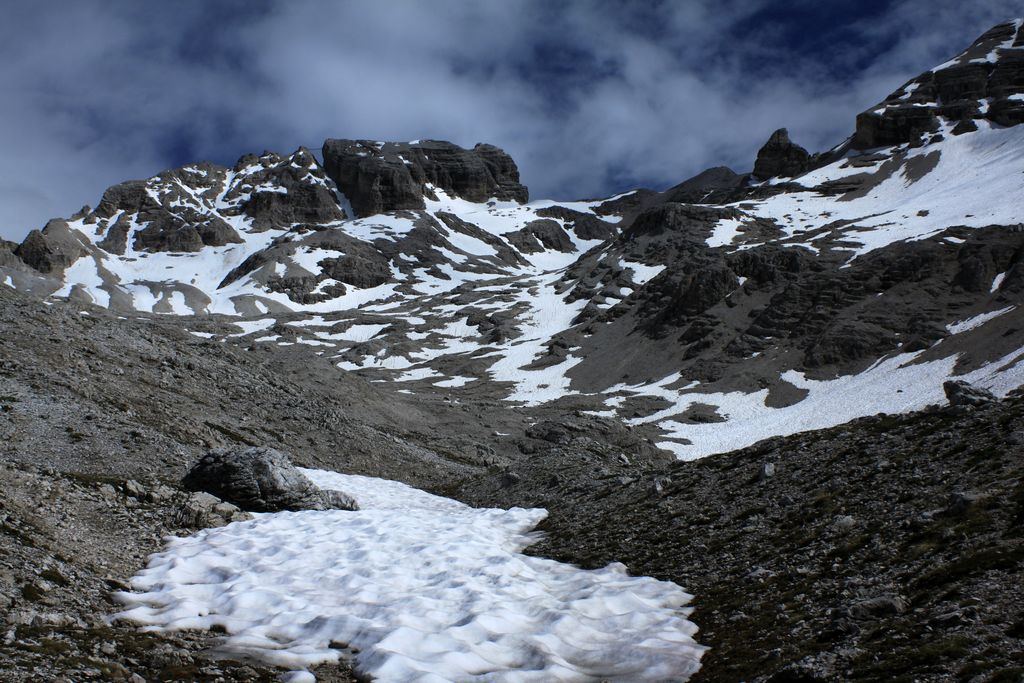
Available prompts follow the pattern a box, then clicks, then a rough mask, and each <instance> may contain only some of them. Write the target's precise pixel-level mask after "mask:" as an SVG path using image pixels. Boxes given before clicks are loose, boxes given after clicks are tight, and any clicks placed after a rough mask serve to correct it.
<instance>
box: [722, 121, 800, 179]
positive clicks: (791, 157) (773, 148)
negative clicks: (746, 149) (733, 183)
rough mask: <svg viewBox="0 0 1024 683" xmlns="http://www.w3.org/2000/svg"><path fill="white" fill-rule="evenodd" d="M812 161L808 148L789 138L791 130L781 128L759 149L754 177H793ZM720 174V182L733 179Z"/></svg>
mask: <svg viewBox="0 0 1024 683" xmlns="http://www.w3.org/2000/svg"><path fill="white" fill-rule="evenodd" d="M810 163H811V155H810V154H808V153H807V150H806V149H804V148H803V147H801V146H800V145H797V144H795V143H794V142H792V141H791V140H790V139H789V131H787V130H786V129H785V128H779V129H778V130H777V131H775V132H774V133H772V136H771V137H770V138H768V142H766V143H764V146H763V147H761V149H760V150H759V151H758V153H757V161H755V162H754V177H756V178H759V179H761V180H767V179H768V178H775V177H779V176H781V177H785V178H791V177H793V176H796V175H800V174H801V173H803V172H804V171H806V170H807V169H808V168H809V167H810ZM725 170H728V169H725ZM720 175H722V176H723V177H722V178H721V181H720V182H725V181H728V180H731V179H730V178H728V177H727V176H725V174H721V173H720Z"/></svg>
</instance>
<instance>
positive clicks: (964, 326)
mask: <svg viewBox="0 0 1024 683" xmlns="http://www.w3.org/2000/svg"><path fill="white" fill-rule="evenodd" d="M1015 308H1016V306H1007V307H1006V308H1000V309H999V310H998V311H988V312H987V313H981V314H979V315H976V316H974V317H973V318H968V319H967V320H961V321H960V322H956V323H952V324H950V325H946V330H947V331H948V332H949V333H950V334H960V333H961V332H966V331H968V330H973V329H974V328H976V327H981V326H982V325H984V324H985V323H987V322H988V321H989V320H992V319H993V318H998V317H999V316H1001V315H1003V314H1006V313H1009V312H1010V311H1012V310H1013V309H1015Z"/></svg>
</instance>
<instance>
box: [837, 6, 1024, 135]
mask: <svg viewBox="0 0 1024 683" xmlns="http://www.w3.org/2000/svg"><path fill="white" fill-rule="evenodd" d="M978 120H987V121H990V122H992V123H995V124H997V125H1001V126H1013V125H1016V124H1018V123H1021V122H1024V19H1015V20H1013V21H1009V22H1006V23H1003V24H999V25H998V26H995V27H993V28H991V29H990V30H988V31H986V32H985V33H984V34H982V35H981V36H980V37H979V38H978V39H977V40H975V41H974V43H972V44H971V46H970V47H968V48H967V49H966V50H964V51H963V52H961V53H960V54H958V55H957V56H956V57H954V58H953V59H950V60H949V61H947V62H945V63H943V64H940V65H938V66H937V67H935V68H934V69H932V70H930V71H927V72H925V73H923V74H921V75H920V76H918V77H917V78H914V79H912V80H910V81H908V82H907V83H906V84H905V85H903V86H902V87H901V88H899V89H898V90H897V91H896V92H894V93H892V94H891V95H889V97H887V98H886V99H885V100H883V101H882V102H881V103H880V104H878V105H876V106H875V107H872V108H871V109H869V110H868V111H865V112H863V113H861V114H860V115H859V116H858V117H857V131H856V133H855V134H854V138H853V146H854V147H855V148H857V149H867V148H872V147H885V146H889V145H900V144H904V143H913V144H919V143H920V142H921V141H922V138H923V136H924V135H925V134H928V133H934V132H937V131H938V130H939V128H940V125H941V124H942V123H943V122H947V123H951V124H958V125H957V128H955V129H954V130H953V131H952V132H953V133H955V134H959V133H962V132H968V131H972V130H974V129H976V128H977V124H976V123H975V121H978Z"/></svg>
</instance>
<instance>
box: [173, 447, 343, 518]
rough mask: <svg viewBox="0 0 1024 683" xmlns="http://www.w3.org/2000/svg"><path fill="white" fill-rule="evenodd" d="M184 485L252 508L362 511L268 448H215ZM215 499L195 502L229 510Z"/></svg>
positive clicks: (219, 511)
mask: <svg viewBox="0 0 1024 683" xmlns="http://www.w3.org/2000/svg"><path fill="white" fill-rule="evenodd" d="M183 483H184V484H185V487H186V488H188V489H190V490H192V491H201V492H206V493H212V494H213V496H216V497H217V498H220V499H222V500H225V501H227V502H229V503H233V504H234V505H237V506H238V507H240V508H241V509H243V510H250V511H253V512H280V511H282V510H358V509H359V506H358V504H357V503H356V501H355V500H354V499H352V498H351V497H350V496H348V495H346V494H344V493H342V492H341V491H328V490H323V489H320V488H319V487H317V486H316V485H315V484H314V483H313V482H311V481H310V480H309V479H307V478H306V476H305V475H303V474H302V473H301V472H299V471H298V470H297V469H296V468H295V466H294V465H292V463H291V460H290V459H289V458H288V456H287V455H286V454H284V453H282V452H281V451H278V450H275V449H273V448H268V447H249V448H240V447H236V448H220V449H214V450H212V451H210V452H209V453H207V454H206V455H204V456H203V457H202V459H201V460H200V461H199V462H197V463H196V464H195V465H193V466H192V468H191V469H190V470H189V471H188V474H186V475H185V479H184V480H183ZM211 498H212V497H211ZM215 500H216V499H214V500H210V499H202V500H200V501H197V502H196V505H195V506H196V507H199V508H201V509H205V508H212V509H214V511H215V512H217V514H219V515H221V516H224V515H225V514H227V513H229V512H230V511H229V510H227V509H225V510H216V504H218V503H219V501H218V502H217V503H215V502H214V501H215ZM232 514H233V513H232Z"/></svg>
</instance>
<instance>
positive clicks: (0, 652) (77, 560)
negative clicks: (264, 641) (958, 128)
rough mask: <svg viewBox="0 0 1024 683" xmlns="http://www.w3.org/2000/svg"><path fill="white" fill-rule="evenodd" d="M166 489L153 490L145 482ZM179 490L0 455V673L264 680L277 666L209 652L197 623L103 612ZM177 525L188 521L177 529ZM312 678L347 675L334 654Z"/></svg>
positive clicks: (139, 564) (166, 519)
mask: <svg viewBox="0 0 1024 683" xmlns="http://www.w3.org/2000/svg"><path fill="white" fill-rule="evenodd" d="M165 490H170V491H171V492H172V495H171V496H170V497H169V498H166V499H163V500H161V501H159V502H152V501H151V500H150V499H151V498H152V494H153V493H154V492H164V491H165ZM183 498H184V494H183V493H182V492H181V491H180V490H177V489H173V488H171V487H170V486H168V485H166V484H163V483H160V482H158V481H154V480H142V481H137V480H127V481H122V480H117V479H113V478H111V479H108V480H103V479H97V478H95V477H91V476H88V475H84V474H81V473H67V474H62V473H58V472H55V471H54V470H52V469H43V468H39V467H34V466H32V465H23V464H22V465H18V466H12V465H10V464H9V463H0V672H2V674H0V678H2V679H3V680H4V681H5V683H6V682H10V683H30V682H32V683H35V682H37V681H104V682H106V681H121V682H123V683H140V682H144V681H183V680H188V681H198V680H204V681H222V682H223V683H242V682H243V681H245V682H249V681H256V682H259V683H273V682H274V681H279V680H280V679H281V676H282V675H285V674H286V673H287V671H286V670H285V669H279V668H276V667H272V666H264V665H259V664H255V663H253V662H243V661H237V660H235V658H233V657H231V656H224V655H223V653H221V654H220V655H218V654H216V653H215V651H214V648H215V646H216V644H217V637H216V636H215V635H213V634H210V633H206V632H200V631H180V632H176V633H168V634H155V633H146V632H142V631H140V629H139V627H138V625H136V624H133V623H130V622H124V621H115V622H113V623H109V622H108V621H107V617H108V616H110V615H111V614H113V613H114V612H115V611H117V609H118V606H117V603H116V592H117V591H124V590H130V586H129V585H128V583H127V580H128V579H129V577H131V576H132V575H133V574H135V573H136V572H138V571H139V570H141V569H142V568H143V567H144V565H145V563H146V557H147V556H148V555H149V554H150V553H153V552H156V551H158V550H159V549H160V547H161V545H162V544H163V542H164V538H165V537H166V536H167V535H169V534H172V533H183V530H182V529H181V528H180V527H178V525H177V524H176V523H175V522H174V511H175V506H176V505H177V503H178V501H180V500H182V499H183ZM185 532H186V533H187V530H186V531H185ZM317 680H323V681H335V682H338V683H341V682H344V683H351V682H352V681H354V680H355V679H354V678H353V676H352V672H351V670H350V669H349V668H348V667H347V666H346V665H345V664H343V663H342V664H334V665H330V666H323V667H318V668H317Z"/></svg>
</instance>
